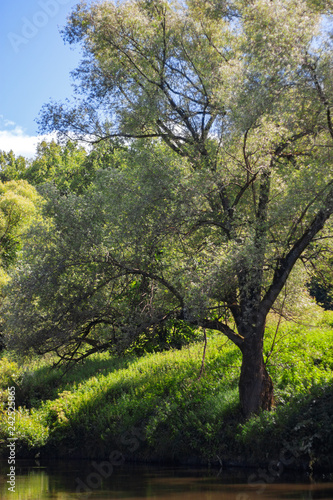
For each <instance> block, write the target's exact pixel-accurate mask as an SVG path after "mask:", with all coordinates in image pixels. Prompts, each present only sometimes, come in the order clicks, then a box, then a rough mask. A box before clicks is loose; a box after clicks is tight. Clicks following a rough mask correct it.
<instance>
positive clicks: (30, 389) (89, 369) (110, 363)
mask: <svg viewBox="0 0 333 500" xmlns="http://www.w3.org/2000/svg"><path fill="white" fill-rule="evenodd" d="M134 361H135V357H133V356H128V357H119V358H116V357H107V355H105V354H101V355H96V356H95V357H91V358H88V359H86V360H85V361H84V362H83V363H82V362H81V363H77V364H76V365H74V366H73V367H72V368H71V369H70V370H68V371H66V369H65V367H62V366H54V365H51V364H49V365H46V366H45V365H44V366H40V367H38V366H37V367H36V368H35V369H33V370H31V369H30V370H27V371H23V374H22V376H21V377H20V378H19V380H17V381H15V382H14V385H15V386H16V403H17V405H18V406H26V407H27V408H32V407H35V408H37V407H38V406H39V405H40V403H41V402H42V401H45V400H52V399H56V398H57V397H58V394H59V393H61V392H62V391H64V390H73V389H75V388H76V387H77V386H78V385H79V384H82V383H84V382H85V381H86V380H88V379H90V378H91V377H96V376H99V375H107V374H108V373H112V372H114V371H117V370H119V369H124V368H128V367H129V366H130V364H131V363H133V362H134Z"/></svg>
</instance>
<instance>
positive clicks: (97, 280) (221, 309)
mask: <svg viewBox="0 0 333 500" xmlns="http://www.w3.org/2000/svg"><path fill="white" fill-rule="evenodd" d="M328 8H329V5H328V3H325V4H324V3H321V4H319V3H318V2H305V1H294V0H289V1H287V0H279V1H276V2H275V1H274V2H269V1H266V0H254V1H251V2H248V1H247V2H244V1H241V0H239V1H228V2H214V1H206V0H188V1H187V2H179V3H177V2H165V1H161V0H156V1H141V0H136V1H135V0H133V1H128V2H123V3H120V4H114V3H112V2H101V3H96V4H95V3H92V4H91V5H90V6H88V5H87V4H85V3H81V4H79V5H78V6H77V8H76V9H75V10H74V12H73V13H72V15H71V16H70V18H69V20H68V24H67V26H66V28H65V29H64V32H63V34H64V38H65V40H66V41H67V42H69V43H71V44H77V43H79V44H81V46H82V49H83V54H84V55H83V59H82V64H81V66H80V67H79V68H78V69H77V70H76V71H75V72H74V78H75V81H76V90H77V103H76V104H75V105H73V107H71V106H70V105H69V104H57V103H50V104H47V105H45V107H44V110H43V113H42V115H41V120H40V124H41V127H42V128H43V131H51V130H52V131H53V130H54V129H56V130H57V131H58V132H59V133H60V134H62V135H64V136H72V134H73V133H75V134H76V137H77V138H78V139H80V140H86V141H90V142H93V143H95V144H97V143H101V142H103V141H105V142H109V143H110V142H111V143H112V141H115V140H117V141H118V142H117V147H116V148H114V149H113V154H112V161H110V162H109V163H108V169H107V170H105V172H104V173H101V174H100V178H99V179H98V180H97V181H96V182H95V183H94V186H92V187H91V189H90V190H89V192H87V193H86V194H83V195H81V196H77V195H75V194H71V195H66V196H65V197H64V198H59V194H58V193H55V192H54V191H52V190H51V191H50V189H49V191H48V195H47V196H48V199H49V200H50V201H49V203H48V205H47V210H48V212H47V214H48V216H50V217H51V219H50V220H51V222H50V223H49V224H47V225H46V226H45V227H44V229H43V230H42V232H41V233H39V234H41V235H42V237H41V239H40V241H39V244H38V249H39V250H38V252H41V254H42V257H41V256H40V255H38V253H37V250H36V249H37V247H36V246H34V245H31V246H30V248H28V249H27V253H28V257H29V259H30V262H32V264H25V267H24V271H23V272H21V273H20V274H19V275H18V276H17V278H16V281H15V280H14V285H13V292H12V293H14V294H15V296H16V297H17V298H18V295H19V293H21V292H19V290H24V293H22V294H21V297H22V299H19V300H20V303H21V306H22V307H21V308H20V313H19V314H18V315H16V316H15V318H14V316H13V315H12V316H11V315H10V314H9V316H8V325H10V327H9V334H8V338H9V340H10V341H11V342H12V344H15V342H16V343H19V344H20V345H25V347H29V346H33V347H35V348H37V349H39V350H40V351H42V352H45V351H46V350H56V351H57V352H59V354H60V355H63V356H64V357H65V358H68V357H69V358H70V359H74V358H75V357H80V356H85V355H87V354H89V352H95V351H96V350H98V349H105V348H109V347H110V346H112V345H114V344H115V343H117V342H118V343H119V342H120V343H124V344H126V342H127V340H126V339H128V338H134V337H135V336H137V335H140V334H142V333H144V332H147V331H149V330H151V329H154V328H156V327H158V326H159V325H163V324H165V323H166V322H167V321H169V320H170V319H173V320H176V321H180V322H183V323H184V324H188V325H191V326H194V327H202V328H210V329H214V330H217V331H220V332H221V333H223V334H224V335H226V336H227V337H228V338H229V339H230V340H231V341H232V342H234V343H235V344H236V345H237V346H238V347H239V348H240V350H241V351H242V355H243V364H242V369H241V375H240V384H239V389H240V400H241V404H242V408H243V411H244V413H245V414H246V415H248V414H250V413H251V412H253V411H258V409H260V408H263V409H270V408H271V406H272V404H273V384H272V381H271V378H270V376H269V374H268V372H267V369H266V367H265V364H264V360H263V337H264V331H265V322H266V318H267V315H268V313H269V312H270V310H271V309H272V308H273V307H274V304H276V302H277V301H278V300H279V295H280V293H281V291H282V290H283V289H284V288H285V287H286V283H287V282H288V280H289V281H290V278H291V277H292V275H293V273H295V272H296V270H297V268H298V265H299V262H300V260H301V258H302V259H303V261H306V259H307V258H310V256H311V248H312V246H313V245H314V244H315V243H316V239H317V238H318V237H319V235H320V234H321V233H322V231H323V230H324V228H325V227H326V228H327V223H328V221H329V217H330V216H331V214H332V212H333V177H332V145H333V143H332V139H333V123H332V119H331V102H332V99H333V87H332V50H331V41H330V37H329V35H325V32H324V30H323V28H322V24H321V22H322V19H323V18H322V15H323V13H325V12H327V10H328ZM60 200H61V202H60ZM43 231H44V232H43ZM45 231H46V232H45ZM27 262H29V260H28V261H27ZM27 298H29V300H26V299H27ZM230 318H232V321H230ZM28 325H29V328H28Z"/></svg>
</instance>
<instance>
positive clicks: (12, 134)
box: [0, 120, 54, 158]
mask: <svg viewBox="0 0 333 500" xmlns="http://www.w3.org/2000/svg"><path fill="white" fill-rule="evenodd" d="M4 125H5V126H12V125H15V123H13V122H11V121H10V120H5V123H4ZM52 138H54V136H51V135H49V136H45V135H44V136H43V135H38V136H37V135H36V136H31V135H27V134H25V133H24V131H23V129H22V128H21V127H19V126H17V125H16V126H15V128H13V129H11V130H0V150H2V151H5V152H9V151H11V150H12V151H13V152H14V154H15V155H16V156H19V155H22V156H25V157H27V158H33V157H34V156H35V154H36V148H37V144H38V143H39V142H41V141H42V140H51V139H52Z"/></svg>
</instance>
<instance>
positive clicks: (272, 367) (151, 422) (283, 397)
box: [0, 313, 333, 461]
mask: <svg viewBox="0 0 333 500" xmlns="http://www.w3.org/2000/svg"><path fill="white" fill-rule="evenodd" d="M274 339H275V340H274ZM273 341H274V344H275V346H274V350H273V353H272V354H271V355H270V354H269V353H270V350H271V346H272V344H273ZM332 341H333V314H331V313H325V314H323V315H322V316H321V318H320V319H319V320H318V321H317V323H316V325H315V326H314V327H304V326H300V325H297V324H294V323H289V322H285V323H284V324H282V325H280V329H279V331H278V333H277V335H276V324H274V322H271V323H270V324H269V325H268V327H267V338H266V342H265V356H266V357H268V358H269V359H268V363H267V365H268V369H269V371H270V373H271V375H272V378H273V380H274V383H275V390H276V405H277V407H276V410H275V411H273V412H272V413H271V414H270V415H266V414H263V415H261V416H258V417H253V418H252V419H251V420H250V421H249V422H243V420H242V417H241V413H240V408H239V401H238V377H239V371H240V364H241V357H240V353H239V351H238V350H237V348H235V347H234V346H233V345H232V344H231V343H230V342H229V341H226V339H225V338H224V337H222V336H220V335H214V334H213V333H212V332H211V333H210V334H209V336H208V347H207V352H206V357H205V365H204V372H203V375H202V376H201V377H200V376H199V374H200V367H201V362H202V352H203V346H202V345H200V344H193V345H191V346H187V347H184V348H183V349H182V350H174V351H167V352H162V353H155V354H147V355H145V356H142V357H140V358H136V357H134V356H131V357H124V358H114V357H111V356H110V355H108V354H107V353H104V354H96V355H95V356H94V357H92V358H90V359H88V360H86V361H85V363H83V364H81V365H78V366H76V367H75V368H74V369H73V370H72V371H70V372H68V373H66V374H65V375H63V376H61V372H60V371H59V370H57V369H54V368H52V365H53V364H54V359H52V358H45V359H42V360H33V361H31V362H26V363H21V364H19V363H17V362H15V361H13V360H12V358H11V357H10V356H9V354H8V353H7V358H5V357H3V358H2V359H1V365H0V388H1V390H2V396H1V398H2V399H1V400H2V404H3V407H4V403H5V401H6V388H7V387H8V385H14V386H15V387H16V393H17V404H18V405H19V406H20V407H21V408H20V410H19V411H18V413H17V432H18V436H17V437H18V450H19V451H18V453H19V454H21V456H25V455H34V454H36V453H37V452H40V453H41V454H42V456H43V454H44V455H45V456H48V455H50V453H52V455H53V456H54V455H58V456H66V457H68V456H73V457H104V456H107V455H108V453H109V452H110V449H115V448H116V449H119V450H122V449H123V448H124V442H125V441H126V439H127V442H129V438H130V437H131V436H127V438H126V435H127V434H128V433H129V432H130V433H132V434H133V432H134V434H135V432H137V433H138V432H139V431H140V432H141V434H142V433H144V436H143V437H142V436H141V437H142V439H141V438H140V446H139V447H138V448H137V449H136V450H135V452H133V454H132V455H131V457H132V458H136V459H141V460H152V459H155V460H185V459H186V458H188V457H193V456H196V457H201V458H202V459H204V460H206V461H207V460H216V457H217V456H218V457H228V456H229V457H230V456H234V457H236V456H245V455H246V456H247V457H250V456H251V454H252V455H253V454H255V455H256V456H260V452H261V451H262V447H263V441H262V439H263V437H262V436H264V437H265V436H266V438H268V437H269V439H268V443H270V444H271V449H272V452H274V453H278V449H279V444H280V443H281V439H280V438H281V436H282V435H283V436H287V437H288V435H291V434H290V433H291V432H292V429H293V428H295V427H296V426H297V422H298V420H299V418H302V419H303V417H301V416H300V414H299V409H300V408H302V411H303V414H306V411H309V412H310V413H309V415H310V416H309V419H308V420H309V425H308V428H307V429H302V431H301V432H299V431H297V432H298V435H301V434H302V433H303V434H304V433H305V434H306V433H307V432H312V430H314V427H313V422H312V420H311V419H312V417H313V413H311V411H312V410H311V411H310V410H309V405H310V406H311V404H312V403H311V401H312V400H313V399H315V398H317V400H318V401H321V399H323V398H324V399H325V397H326V399H327V398H328V399H327V401H328V402H326V403H327V404H326V407H325V408H324V410H323V408H322V425H326V426H327V411H330V410H329V408H330V402H329V401H330V399H329V398H330V394H331V393H330V384H331V383H332V380H333V371H332V370H333V349H332V345H333V342H332ZM314 394H317V396H314ZM311 398H312V400H311ZM324 399H323V400H324ZM318 408H319V406H318ZM326 410H327V411H326ZM325 412H326V413H325ZM311 415H312V417H311ZM302 421H304V419H303V420H302ZM323 422H324V423H323ZM325 422H326V423H325ZM318 425H321V424H320V422H319V424H318ZM311 426H312V427H311ZM133 429H134V430H133ZM311 429H312V430H311ZM316 432H317V430H316ZM318 432H319V431H318ZM325 432H326V431H325ZM325 432H324V433H323V432H322V434H323V435H326V434H325ZM288 433H289V434H288ZM7 434H8V430H7V429H6V424H5V421H4V419H3V420H2V422H1V423H0V448H1V442H2V449H4V446H3V445H4V442H5V439H6V437H7ZM132 437H133V436H132ZM260 443H261V444H260ZM328 446H331V445H330V443H329V442H328ZM266 448H267V442H266ZM128 449H129V448H128V447H127V451H128ZM314 449H315V448H313V450H314ZM251 450H252V451H251ZM313 450H311V452H313ZM325 450H326V451H327V449H326V448H325ZM317 451H318V450H317ZM317 451H316V453H317ZM332 451H333V444H332ZM318 453H319V452H318Z"/></svg>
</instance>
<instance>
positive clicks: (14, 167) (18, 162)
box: [0, 151, 29, 182]
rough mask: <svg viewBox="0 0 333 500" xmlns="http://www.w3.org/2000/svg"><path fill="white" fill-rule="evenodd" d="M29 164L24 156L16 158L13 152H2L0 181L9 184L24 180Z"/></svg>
mask: <svg viewBox="0 0 333 500" xmlns="http://www.w3.org/2000/svg"><path fill="white" fill-rule="evenodd" d="M28 164H29V162H28V161H27V160H26V158H24V156H18V157H16V156H15V154H14V152H13V151H9V153H6V152H5V151H0V181H1V182H7V181H13V180H18V179H22V178H24V176H25V173H26V169H27V167H28Z"/></svg>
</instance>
